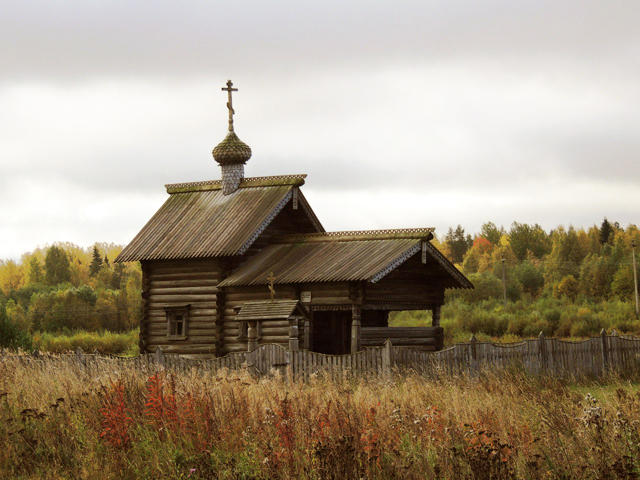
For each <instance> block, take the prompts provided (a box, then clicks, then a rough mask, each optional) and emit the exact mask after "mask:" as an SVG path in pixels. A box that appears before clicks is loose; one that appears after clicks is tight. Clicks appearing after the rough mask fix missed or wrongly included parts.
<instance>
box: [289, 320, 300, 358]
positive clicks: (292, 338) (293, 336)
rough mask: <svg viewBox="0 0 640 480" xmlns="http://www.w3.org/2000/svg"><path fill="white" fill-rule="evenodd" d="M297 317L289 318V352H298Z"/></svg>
mask: <svg viewBox="0 0 640 480" xmlns="http://www.w3.org/2000/svg"><path fill="white" fill-rule="evenodd" d="M298 347H299V344H298V317H291V318H289V350H290V351H292V352H297V351H298Z"/></svg>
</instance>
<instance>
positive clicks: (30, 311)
mask: <svg viewBox="0 0 640 480" xmlns="http://www.w3.org/2000/svg"><path fill="white" fill-rule="evenodd" d="M634 241H635V242H636V244H640V231H639V230H638V227H637V226H636V225H628V226H627V227H626V228H623V227H622V226H621V225H619V224H618V223H616V222H609V221H608V220H607V219H604V221H603V222H602V223H601V224H600V225H599V226H597V225H594V226H592V227H590V228H586V229H584V228H574V227H568V228H565V227H558V228H555V229H553V230H551V231H549V232H547V231H545V230H544V229H543V228H542V227H540V226H539V225H537V224H534V225H530V224H526V223H518V222H514V223H513V224H512V225H511V226H510V227H509V228H508V229H506V228H504V227H502V226H500V227H498V226H497V225H495V224H494V223H492V222H488V223H485V224H484V225H483V226H482V228H481V230H480V232H479V233H477V234H475V235H470V234H468V233H466V232H465V230H464V228H463V227H462V226H458V227H457V228H455V229H453V228H451V229H449V231H448V232H447V233H446V235H443V236H441V237H440V238H437V239H435V240H434V243H436V245H437V246H438V248H440V249H441V251H442V252H443V253H444V254H445V255H446V256H447V257H448V258H449V259H450V260H451V261H452V262H454V263H455V264H456V265H457V266H458V268H460V270H462V271H463V272H464V273H465V275H467V276H468V278H469V279H470V280H471V282H472V283H473V284H474V286H475V288H474V289H473V290H449V291H448V292H447V302H446V304H445V307H444V309H443V320H442V321H443V325H444V326H445V335H446V336H447V340H448V341H449V342H453V341H466V340H468V335H469V334H476V335H479V336H480V337H479V338H482V336H485V337H490V338H493V339H507V340H509V339H517V338H520V337H526V336H535V335H537V334H538V333H539V332H540V331H544V332H545V334H546V335H555V336H561V337H584V336H590V335H596V334H597V333H598V332H599V331H600V329H602V328H605V329H612V328H616V329H618V330H619V331H624V332H631V333H638V334H640V321H638V320H637V319H636V317H635V311H634V301H633V293H634V279H633V267H632V260H631V259H632V255H631V250H632V243H633V242H634ZM121 249H122V247H121V246H118V245H113V244H105V243H98V244H96V245H94V246H93V247H90V248H81V247H78V246H76V245H73V244H71V243H58V244H55V245H52V246H49V247H46V248H39V249H37V250H35V251H33V252H29V253H25V254H24V255H22V257H21V258H20V260H19V261H14V260H4V261H0V346H24V347H29V346H31V345H32V343H31V340H32V339H33V338H37V336H38V335H42V334H43V332H49V333H53V334H61V333H67V334H68V333H69V332H73V331H88V332H98V331H109V332H126V331H130V330H132V329H135V328H136V327H137V326H138V325H139V322H140V318H141V315H142V299H141V285H142V275H141V270H140V265H139V263H137V262H134V263H127V264H121V263H113V259H115V257H116V256H117V255H118V253H119V252H120V251H121ZM505 296H506V302H505V299H504V297H505ZM423 317H424V314H423V313H419V312H404V316H402V315H400V316H396V317H395V321H396V322H397V324H406V325H410V324H420V322H422V323H424V322H425V321H426V320H425V318H423ZM412 322H413V323H412ZM130 337H131V343H133V341H134V340H133V339H134V337H135V335H131V336H130Z"/></svg>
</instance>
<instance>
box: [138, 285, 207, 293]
mask: <svg viewBox="0 0 640 480" xmlns="http://www.w3.org/2000/svg"><path fill="white" fill-rule="evenodd" d="M149 293H150V294H151V295H166V294H169V295H183V294H187V295H210V294H214V295H215V294H216V293H218V289H217V288H216V287H214V286H210V285H205V286H187V287H151V288H150V289H149Z"/></svg>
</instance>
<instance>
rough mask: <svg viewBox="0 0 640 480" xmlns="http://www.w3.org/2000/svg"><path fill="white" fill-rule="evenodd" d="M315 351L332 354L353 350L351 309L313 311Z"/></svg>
mask: <svg viewBox="0 0 640 480" xmlns="http://www.w3.org/2000/svg"><path fill="white" fill-rule="evenodd" d="M313 351H314V352H318V353H326V354H331V355H344V354H346V353H349V352H350V351H351V310H348V311H344V310H341V311H315V312H313Z"/></svg>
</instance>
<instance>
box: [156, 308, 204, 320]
mask: <svg viewBox="0 0 640 480" xmlns="http://www.w3.org/2000/svg"><path fill="white" fill-rule="evenodd" d="M216 313H217V312H216V309H215V308H193V307H192V308H189V318H196V317H215V316H216ZM148 316H149V318H162V319H166V318H167V313H166V311H165V310H164V308H163V309H159V308H155V309H153V310H150V311H149V315H148Z"/></svg>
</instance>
